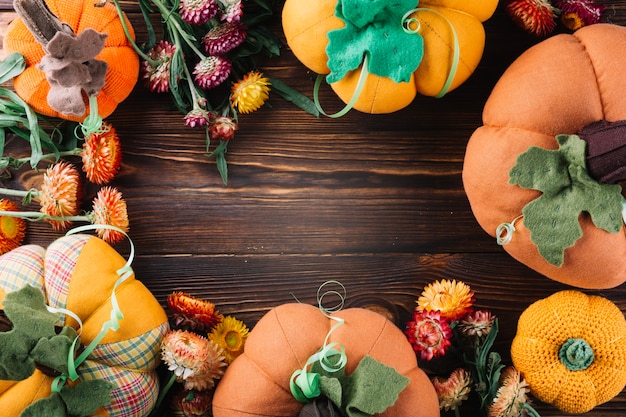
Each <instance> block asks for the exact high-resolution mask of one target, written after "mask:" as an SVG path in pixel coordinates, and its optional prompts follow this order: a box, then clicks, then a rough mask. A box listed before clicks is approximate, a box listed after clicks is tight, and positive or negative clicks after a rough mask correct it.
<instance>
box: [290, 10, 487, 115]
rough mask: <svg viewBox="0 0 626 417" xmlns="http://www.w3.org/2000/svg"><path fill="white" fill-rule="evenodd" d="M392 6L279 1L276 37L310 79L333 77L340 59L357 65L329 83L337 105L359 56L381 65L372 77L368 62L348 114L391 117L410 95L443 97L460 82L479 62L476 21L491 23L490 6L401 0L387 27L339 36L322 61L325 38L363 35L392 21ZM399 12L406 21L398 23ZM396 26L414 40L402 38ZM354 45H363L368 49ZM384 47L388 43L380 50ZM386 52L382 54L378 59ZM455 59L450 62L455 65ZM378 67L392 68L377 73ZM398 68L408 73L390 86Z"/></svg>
mask: <svg viewBox="0 0 626 417" xmlns="http://www.w3.org/2000/svg"><path fill="white" fill-rule="evenodd" d="M399 3H402V2H395V3H390V2H388V1H387V0H374V1H371V0H370V1H366V2H364V1H363V0H316V1H310V0H287V1H286V2H285V6H284V9H283V14H282V22H283V30H284V32H285V37H286V38H287V43H288V44H289V46H290V47H291V49H292V51H293V53H294V54H295V56H296V57H297V58H298V59H299V60H300V61H301V62H302V63H303V64H304V65H305V66H307V67H308V68H309V69H311V70H312V71H314V72H316V73H318V74H329V73H330V74H331V75H332V73H333V72H334V71H331V69H333V67H334V65H333V63H334V62H335V61H336V60H337V59H340V60H341V59H343V58H344V57H345V56H346V55H347V54H353V53H354V54H356V55H357V56H356V57H355V59H357V60H358V62H357V63H356V64H354V62H353V65H351V67H350V68H349V69H350V71H348V72H347V74H345V76H344V77H342V78H341V79H340V80H338V81H331V80H329V82H330V85H331V87H332V89H333V90H334V91H335V93H337V95H338V96H339V97H340V98H341V100H343V101H344V102H345V103H348V102H349V101H350V100H351V98H352V97H353V95H354V94H355V90H356V88H357V84H358V79H359V75H360V73H361V68H362V65H359V64H360V63H361V59H362V55H361V52H365V51H367V52H368V53H369V54H370V55H371V58H372V59H378V60H379V61H382V62H380V65H379V66H378V68H379V69H380V71H376V70H373V69H372V68H373V67H372V64H373V62H370V63H369V68H370V70H369V74H368V76H367V79H366V81H365V84H364V88H363V90H362V92H361V93H360V95H359V98H358V100H357V101H356V103H354V108H355V109H357V110H359V111H362V112H367V113H391V112H394V111H396V110H400V109H402V108H404V107H406V106H408V105H409V104H410V103H411V102H412V101H413V99H414V98H415V96H416V95H417V93H420V94H423V95H426V96H439V95H443V94H445V92H447V91H450V90H453V89H454V88H456V87H458V86H459V85H461V84H462V83H463V82H465V80H467V78H468V77H469V76H470V75H471V74H472V73H473V72H474V70H475V69H476V67H477V65H478V63H479V61H480V59H481V57H482V53H483V48H484V44H485V32H484V28H483V25H482V22H484V21H485V20H487V19H488V18H489V17H491V15H492V14H493V13H494V11H495V9H496V6H497V4H498V1H497V0H425V1H421V2H420V3H419V5H417V6H416V4H417V2H415V1H413V2H410V1H408V2H405V5H406V6H407V7H406V9H402V10H399V11H398V13H399V14H398V16H394V17H393V18H392V21H390V22H388V24H389V27H387V28H385V29H384V30H381V31H380V32H378V31H377V30H374V29H372V30H371V31H370V33H367V34H363V36H361V33H357V32H355V33H346V34H345V35H344V36H343V39H342V40H343V43H341V40H339V41H338V42H337V43H338V44H337V45H336V48H335V49H337V51H336V52H337V53H336V55H335V56H334V55H331V56H330V57H329V55H328V53H329V52H332V51H331V50H330V49H328V47H329V44H332V43H334V40H331V41H330V42H329V38H330V37H331V36H332V33H331V32H335V33H337V30H338V29H346V28H347V27H348V26H347V22H349V21H350V22H352V23H354V25H353V26H354V27H357V28H358V29H359V32H360V29H367V27H368V26H370V29H371V27H374V26H378V25H379V23H380V21H381V19H386V18H387V16H392V12H393V10H392V8H393V7H397V6H396V5H397V4H399ZM403 7H404V6H403ZM336 10H342V11H343V15H344V17H346V20H342V18H340V17H338V16H337V15H336ZM352 10H356V11H357V12H356V13H354V14H355V16H349V15H350V12H351V11H352ZM361 12H363V13H361ZM366 13H367V14H369V15H370V16H371V19H372V22H376V23H373V24H371V25H370V24H369V23H366V22H363V21H362V20H361V19H362V16H363V14H366ZM405 13H408V15H407V16H403V15H404V14H405ZM396 17H397V19H396ZM351 18H352V20H350V19H351ZM403 25H405V26H407V27H406V29H408V30H409V32H411V31H414V32H415V33H412V34H402V31H403V28H402V26H403ZM396 31H398V35H399V36H398V37H397V38H396V41H395V42H393V41H391V39H393V34H394V33H395V32H396ZM390 35H391V36H390ZM340 38H341V37H340ZM361 38H369V42H367V39H365V41H364V40H362V39H361ZM388 41H389V42H392V44H391V43H390V44H387V43H386V42H388ZM357 42H358V43H359V44H358V45H357ZM422 50H423V57H422V58H421V60H420V59H418V57H419V56H420V54H421V53H422ZM387 52H389V53H390V54H389V55H385V57H382V54H385V53H387ZM455 53H457V54H458V56H457V60H456V61H458V62H455ZM377 54H379V56H376V55H377ZM329 58H332V59H329ZM345 62H347V61H344V62H341V63H340V64H341V65H344V64H345ZM385 63H388V64H389V66H391V67H392V68H381V67H382V66H384V65H385ZM416 65H417V67H416V68H415V66H416ZM356 66H358V68H356ZM404 66H408V67H410V68H408V69H406V71H408V73H407V74H405V77H403V78H402V80H400V81H396V80H394V78H395V77H394V76H392V74H390V73H392V72H395V71H396V70H398V68H400V67H404ZM393 75H395V74H393ZM450 75H451V78H450V80H448V78H449V76H450Z"/></svg>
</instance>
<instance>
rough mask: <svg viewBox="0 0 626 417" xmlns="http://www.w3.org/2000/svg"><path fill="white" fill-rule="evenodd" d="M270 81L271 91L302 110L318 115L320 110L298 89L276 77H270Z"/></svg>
mask: <svg viewBox="0 0 626 417" xmlns="http://www.w3.org/2000/svg"><path fill="white" fill-rule="evenodd" d="M270 83H271V84H272V91H274V92H276V93H278V94H279V95H280V96H281V97H283V98H284V99H285V100H287V101H289V102H291V103H293V104H295V105H296V106H298V107H299V108H301V109H302V110H304V111H306V112H307V113H309V114H312V115H313V116H315V117H320V112H319V110H318V109H317V107H316V106H315V103H314V102H313V100H311V99H310V98H308V97H307V96H305V95H304V94H302V93H300V92H299V91H298V90H296V89H294V88H292V87H290V86H288V85H287V84H285V83H284V82H282V81H281V80H279V79H277V78H271V77H270Z"/></svg>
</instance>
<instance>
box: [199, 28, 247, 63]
mask: <svg viewBox="0 0 626 417" xmlns="http://www.w3.org/2000/svg"><path fill="white" fill-rule="evenodd" d="M246 35H247V32H246V27H245V26H244V25H243V23H241V22H232V23H229V22H226V23H223V24H221V25H218V26H215V27H213V28H212V29H211V30H209V31H208V32H207V34H206V35H204V36H203V37H202V43H203V44H204V48H205V49H206V51H207V53H208V54H209V55H224V54H225V53H227V52H229V51H231V50H233V49H235V48H236V47H238V46H239V45H241V44H242V43H243V41H244V40H245V39H246Z"/></svg>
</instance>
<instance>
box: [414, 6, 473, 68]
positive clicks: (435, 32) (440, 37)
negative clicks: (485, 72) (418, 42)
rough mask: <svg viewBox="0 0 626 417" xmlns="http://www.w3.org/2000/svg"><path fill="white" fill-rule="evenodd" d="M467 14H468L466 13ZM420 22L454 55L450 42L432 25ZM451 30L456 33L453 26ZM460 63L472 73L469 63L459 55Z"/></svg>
mask: <svg viewBox="0 0 626 417" xmlns="http://www.w3.org/2000/svg"><path fill="white" fill-rule="evenodd" d="M465 14H467V13H465ZM470 16H471V15H470ZM420 22H421V23H422V24H424V25H426V26H428V28H429V29H430V30H431V32H432V33H433V34H434V35H436V36H437V37H438V38H439V39H440V40H441V42H443V44H444V45H446V46H447V47H448V49H449V50H450V51H451V52H452V53H453V54H454V49H452V47H451V46H450V44H449V43H448V42H446V40H445V39H444V38H443V37H442V36H441V35H440V34H439V32H437V31H436V30H435V28H433V27H432V25H430V24H429V23H428V22H426V21H424V20H420ZM450 29H451V30H452V31H454V30H455V29H454V27H453V26H451V27H450ZM460 47H461V46H460V45H459V48H460ZM459 63H461V64H463V66H464V67H465V68H466V69H467V70H468V71H470V72H472V69H471V68H470V66H469V65H468V64H467V62H465V60H463V55H462V54H459Z"/></svg>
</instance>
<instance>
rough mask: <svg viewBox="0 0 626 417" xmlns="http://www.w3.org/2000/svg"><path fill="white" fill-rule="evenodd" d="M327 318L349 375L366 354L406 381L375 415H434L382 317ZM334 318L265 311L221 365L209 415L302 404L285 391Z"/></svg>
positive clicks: (406, 352) (418, 374)
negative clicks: (340, 322) (231, 359)
mask: <svg viewBox="0 0 626 417" xmlns="http://www.w3.org/2000/svg"><path fill="white" fill-rule="evenodd" d="M333 317H336V318H337V317H338V318H341V319H344V320H345V322H344V324H343V325H341V326H339V327H337V328H336V329H335V330H334V331H333V332H332V333H331V335H330V339H329V343H331V342H338V343H340V344H342V345H343V346H344V347H345V352H346V355H347V359H348V362H347V365H346V373H347V374H348V375H350V374H351V373H352V372H353V371H354V369H355V367H356V366H357V364H358V363H359V362H360V361H361V359H362V358H363V357H364V356H365V355H369V356H371V357H373V358H374V359H376V360H378V361H380V362H382V363H383V364H385V365H387V366H390V367H393V368H395V370H396V371H397V372H398V373H400V374H402V375H404V376H406V377H408V378H409V379H410V383H409V385H408V386H407V387H406V388H405V389H404V390H403V391H402V392H400V395H399V397H398V399H397V401H396V402H395V404H394V405H393V406H391V407H389V408H388V409H387V410H386V411H385V412H384V413H382V414H380V415H381V416H388V417H396V416H402V417H418V416H419V417H435V416H439V403H438V400H437V394H436V393H435V390H434V387H433V385H432V383H431V382H430V380H429V379H428V377H427V376H426V374H425V373H424V372H423V371H422V370H421V369H419V368H418V367H417V359H416V356H415V352H414V351H413V349H412V348H411V345H410V344H409V343H408V341H407V339H406V337H405V336H404V334H403V333H402V332H401V331H400V329H398V328H397V327H396V326H395V325H394V324H393V323H391V322H390V321H388V320H387V319H385V318H384V317H383V316H381V315H379V314H377V313H374V312H372V311H369V310H365V309H359V308H353V309H346V310H342V311H339V312H337V313H334V314H333ZM336 323H337V322H336V321H334V320H331V319H329V318H327V317H326V316H324V315H323V314H322V313H321V312H320V310H319V309H318V308H316V307H313V306H310V305H305V304H285V305H282V306H279V307H277V308H275V309H273V310H271V311H270V312H268V313H267V314H266V315H265V316H264V317H263V318H262V319H261V320H260V321H259V322H258V323H257V325H256V326H255V327H254V329H253V330H252V332H251V333H250V335H249V336H248V340H247V341H246V348H245V351H244V353H243V354H242V355H241V356H239V357H238V358H237V359H235V361H234V362H233V363H232V364H231V365H230V366H229V367H228V368H227V370H226V372H225V373H224V376H223V378H222V380H221V381H220V383H219V385H218V386H217V390H216V392H215V396H214V398H213V415H214V416H215V417H250V416H265V417H279V416H280V417H287V416H291V417H296V416H297V415H298V413H299V411H300V409H301V408H302V406H303V404H302V403H299V402H298V401H296V399H295V398H294V397H293V396H292V394H291V392H290V379H291V375H292V373H293V372H294V371H295V370H297V369H300V368H302V366H303V365H304V364H305V362H306V361H307V359H308V358H309V357H310V356H311V355H312V354H314V353H315V352H316V351H318V350H319V349H320V348H321V347H322V345H323V343H324V338H325V337H326V335H327V334H328V332H329V330H330V329H331V328H332V327H333V326H334V325H335V324H336Z"/></svg>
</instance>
